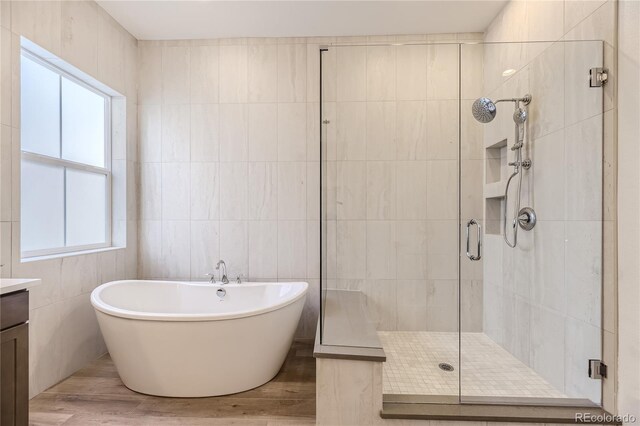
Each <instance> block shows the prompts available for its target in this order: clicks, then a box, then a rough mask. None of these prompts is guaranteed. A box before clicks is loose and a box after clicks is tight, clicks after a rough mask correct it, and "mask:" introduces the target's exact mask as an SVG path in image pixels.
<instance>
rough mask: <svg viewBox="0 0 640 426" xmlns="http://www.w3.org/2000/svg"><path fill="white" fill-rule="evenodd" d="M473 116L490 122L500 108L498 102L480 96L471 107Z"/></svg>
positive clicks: (480, 120) (482, 121) (484, 121)
mask: <svg viewBox="0 0 640 426" xmlns="http://www.w3.org/2000/svg"><path fill="white" fill-rule="evenodd" d="M471 112H472V113H473V117H474V118H475V119H476V120H478V121H479V122H481V123H489V122H491V121H492V120H493V119H494V118H495V117H496V113H497V112H498V110H497V109H496V104H494V103H493V101H492V100H491V99H489V98H478V99H476V101H475V102H474V103H473V106H472V107H471Z"/></svg>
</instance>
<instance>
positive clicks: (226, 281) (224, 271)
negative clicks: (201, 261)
mask: <svg viewBox="0 0 640 426" xmlns="http://www.w3.org/2000/svg"><path fill="white" fill-rule="evenodd" d="M220 265H222V279H221V281H222V284H229V278H227V265H226V264H225V263H224V260H222V259H220V260H219V261H218V263H217V264H216V271H219V270H220Z"/></svg>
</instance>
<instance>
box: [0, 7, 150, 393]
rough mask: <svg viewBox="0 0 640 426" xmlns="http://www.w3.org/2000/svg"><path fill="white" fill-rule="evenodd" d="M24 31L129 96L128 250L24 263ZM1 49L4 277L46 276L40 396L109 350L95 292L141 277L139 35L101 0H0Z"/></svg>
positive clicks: (122, 153) (39, 301)
mask: <svg viewBox="0 0 640 426" xmlns="http://www.w3.org/2000/svg"><path fill="white" fill-rule="evenodd" d="M21 36H23V37H25V38H27V39H29V40H31V41H32V42H34V43H36V44H37V45H39V46H40V47H42V48H43V49H46V50H47V51H49V52H51V53H52V54H54V55H56V56H57V57H59V58H61V59H62V60H64V61H66V62H68V63H69V64H71V65H73V66H75V67H76V68H79V69H80V70H81V71H83V72H85V73H87V74H89V75H90V76H91V77H93V78H95V79H97V80H99V81H101V82H103V83H104V84H106V85H108V86H109V87H111V88H113V89H114V90H115V91H117V92H119V93H122V94H123V95H125V96H126V106H125V105H124V104H125V102H124V98H122V99H121V102H120V105H117V106H116V105H114V108H116V107H117V108H120V109H118V110H117V111H114V119H115V118H116V117H118V118H121V119H124V117H125V115H126V129H125V128H123V127H122V126H120V124H119V123H115V122H114V132H115V131H117V132H119V133H118V134H115V133H114V136H113V155H112V156H113V174H114V193H113V198H114V213H113V214H114V224H113V225H114V243H116V244H118V245H120V246H123V247H124V246H126V248H121V249H116V250H112V251H105V252H101V253H93V254H86V255H80V256H67V257H57V258H52V259H48V260H38V261H29V262H21V259H20V246H19V239H20V234H19V231H20V222H19V221H20V117H19V113H20V93H19V87H20V69H19V58H20V37H21ZM0 47H1V49H0V99H1V100H2V101H1V102H0V116H1V124H2V126H1V127H2V132H1V139H0V147H1V149H0V170H1V171H0V178H1V180H0V181H1V184H0V206H1V207H0V264H2V265H3V266H2V268H1V269H0V271H1V273H0V275H1V276H2V277H33V278H41V279H42V282H43V284H42V285H41V286H39V287H36V288H34V289H32V290H31V291H30V300H29V303H30V309H31V311H30V320H29V353H30V359H29V373H30V394H31V396H34V395H36V394H38V393H39V392H41V391H42V390H44V389H46V388H48V387H49V386H51V385H53V384H55V383H57V382H59V381H60V380H62V379H64V378H65V377H67V376H69V375H70V374H72V373H73V372H75V371H76V370H78V369H79V368H81V367H83V366H84V365H86V364H87V363H88V362H90V361H92V360H94V359H96V358H98V357H99V356H100V355H102V354H104V353H105V352H106V348H105V346H104V342H103V340H102V337H101V334H100V331H99V329H98V324H97V321H96V317H95V314H94V312H93V308H92V306H91V304H90V301H89V294H90V292H91V291H92V290H93V289H94V288H95V287H96V286H97V285H99V284H100V283H103V282H107V281H112V280H115V279H125V278H135V277H136V275H137V266H136V264H137V221H136V217H137V211H136V203H135V199H136V190H137V185H136V176H137V130H136V121H137V116H136V111H137V90H136V84H137V83H136V80H137V59H138V58H137V53H136V49H137V41H136V40H135V39H134V38H133V37H132V36H131V35H130V34H129V33H127V32H126V31H125V30H124V29H123V28H122V27H121V26H120V25H119V24H118V23H117V22H115V21H114V20H113V19H112V18H111V17H110V16H109V15H108V14H107V13H106V12H105V11H104V10H103V9H102V8H100V7H99V6H98V5H97V4H96V3H94V2H88V1H77V2H76V1H41V2H40V1H38V2H34V1H19V2H11V1H2V2H1V8H0ZM125 177H126V179H125ZM116 180H117V181H116ZM125 201H126V203H125Z"/></svg>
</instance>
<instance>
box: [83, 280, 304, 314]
mask: <svg viewBox="0 0 640 426" xmlns="http://www.w3.org/2000/svg"><path fill="white" fill-rule="evenodd" d="M131 282H141V283H144V282H146V283H151V282H153V283H165V284H180V285H185V286H197V287H214V286H215V287H214V288H220V287H224V288H229V287H231V288H234V287H259V286H276V285H284V284H300V285H301V290H298V291H297V292H295V293H294V294H293V296H291V297H288V298H286V299H283V300H282V301H280V302H279V303H276V304H273V305H269V306H266V307H262V308H260V309H252V310H241V311H235V312H232V313H217V314H216V313H195V314H193V313H192V314H177V313H162V312H138V311H132V310H129V309H122V308H117V307H115V306H112V305H110V304H108V303H106V302H105V301H103V300H102V298H101V297H100V294H101V293H102V291H103V290H105V289H107V288H109V287H111V286H115V285H118V284H122V283H131ZM308 291H309V283H307V282H306V281H287V282H246V283H242V284H235V283H234V284H231V283H230V284H225V285H224V286H221V285H220V284H210V283H207V282H201V281H195V282H190V281H169V280H117V281H110V282H107V283H104V284H101V285H99V286H98V287H96V288H95V289H94V290H93V291H92V292H91V305H92V306H93V308H94V309H95V310H97V311H100V312H101V313H103V314H105V315H109V316H112V317H116V318H124V319H131V320H141V321H166V322H204V321H224V320H233V319H241V318H248V317H253V316H257V315H263V314H266V313H269V312H273V311H276V310H278V309H282V308H284V307H286V306H288V305H291V304H293V303H296V302H297V301H298V300H300V299H302V298H303V297H305V296H306V294H307V292H308Z"/></svg>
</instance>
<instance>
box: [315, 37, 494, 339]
mask: <svg viewBox="0 0 640 426" xmlns="http://www.w3.org/2000/svg"><path fill="white" fill-rule="evenodd" d="M479 36H480V35H475V39H476V40H479ZM469 39H474V35H469V34H465V35H463V34H460V35H455V34H453V35H447V34H439V35H430V36H427V37H426V38H425V40H426V41H429V42H442V43H444V44H439V45H433V44H432V45H405V46H367V45H366V42H367V39H361V40H358V39H355V40H353V42H355V43H356V44H357V43H362V45H356V46H348V47H336V48H333V49H329V52H327V53H325V62H326V63H327V65H326V66H325V68H324V74H323V83H324V88H325V91H324V97H323V100H324V104H323V107H324V114H325V118H326V119H327V120H328V121H329V123H328V124H326V129H325V130H326V134H327V141H326V143H327V160H328V164H327V173H326V178H327V181H326V182H324V184H325V185H326V186H327V187H328V188H329V191H328V196H327V198H328V206H327V212H326V213H327V216H326V219H327V223H326V225H327V226H326V227H327V233H328V235H327V237H326V238H327V247H328V248H327V256H328V258H329V261H328V264H327V271H326V276H327V278H328V281H327V286H328V287H335V288H342V289H344V288H348V289H359V290H361V291H363V292H364V293H365V294H366V295H367V296H368V303H369V306H370V310H371V313H372V316H373V318H374V319H375V320H376V322H377V326H378V329H379V330H428V331H456V330H458V291H459V290H458V232H459V230H458V208H459V200H458V192H459V191H458V184H459V177H458V164H459V160H458V159H459V155H460V154H459V147H458V141H459V128H460V126H459V125H458V122H459V104H460V102H459V98H461V99H462V101H461V104H462V106H463V107H467V106H469V105H470V103H471V102H472V100H473V99H474V98H475V97H476V96H477V95H478V93H480V92H481V87H480V86H481V84H482V48H481V46H478V45H468V46H466V48H465V49H464V50H463V51H462V55H463V61H464V62H465V64H466V65H467V67H468V68H467V69H465V70H463V71H462V73H460V71H459V65H460V64H459V57H458V54H459V51H458V50H459V47H458V44H457V43H458V42H460V41H464V40H469ZM369 41H371V40H369ZM376 41H385V42H394V41H398V40H397V39H396V38H388V37H387V38H377V39H376ZM447 42H448V43H447ZM470 71H471V72H470ZM459 81H460V83H461V84H460V85H459ZM460 87H461V88H462V91H461V92H460ZM462 129H463V131H462V142H461V150H460V152H461V157H462V164H463V167H462V168H463V170H464V171H463V174H462V185H461V189H462V205H461V206H460V207H461V208H462V214H463V219H464V221H465V222H466V220H468V219H470V218H472V217H475V218H480V217H481V215H482V186H481V182H482V173H483V172H482V128H481V127H480V126H478V125H476V123H474V122H473V120H472V119H470V117H466V116H464V115H463V116H462ZM461 274H462V275H461V277H462V292H461V299H462V304H463V306H465V309H464V312H465V314H464V315H463V319H462V320H463V324H464V327H465V328H467V329H468V331H481V329H482V321H481V319H482V262H478V263H477V264H474V265H469V264H465V265H463V268H462V270H461Z"/></svg>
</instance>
